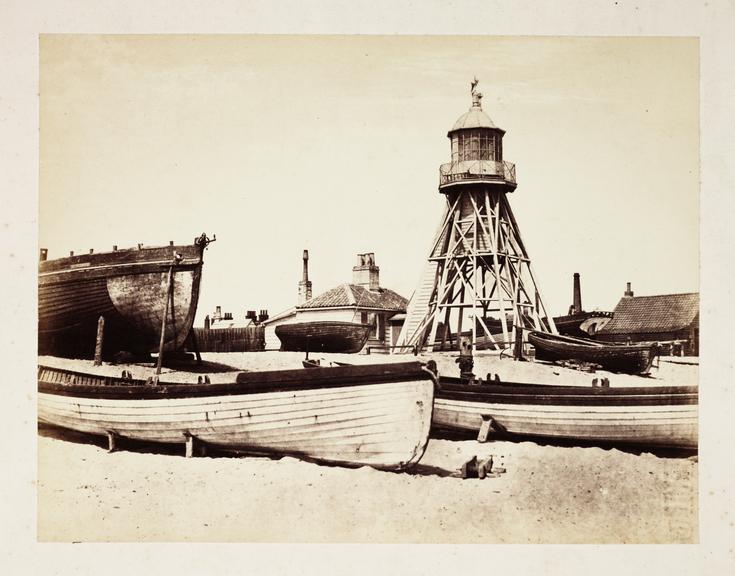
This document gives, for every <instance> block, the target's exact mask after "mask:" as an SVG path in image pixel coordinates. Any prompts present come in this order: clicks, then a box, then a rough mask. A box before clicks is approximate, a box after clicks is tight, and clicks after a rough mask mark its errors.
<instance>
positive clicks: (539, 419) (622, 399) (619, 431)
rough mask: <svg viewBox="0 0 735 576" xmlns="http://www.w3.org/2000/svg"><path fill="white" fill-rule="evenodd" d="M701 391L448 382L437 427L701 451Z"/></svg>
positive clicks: (439, 396) (439, 395)
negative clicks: (488, 428) (484, 426)
mask: <svg viewBox="0 0 735 576" xmlns="http://www.w3.org/2000/svg"><path fill="white" fill-rule="evenodd" d="M698 403H699V402H698V389H697V387H696V386H636V387H620V388H611V387H606V388H605V387H592V386H589V387H584V386H559V385H544V384H521V383H512V382H508V383H502V384H500V383H491V382H484V383H480V384H477V383H475V384H468V383H463V382H462V381H461V380H460V379H459V378H447V377H441V378H440V379H439V388H438V389H437V392H436V399H435V401H434V419H433V423H434V425H435V426H437V427H439V428H445V429H450V430H452V429H453V430H468V431H476V432H479V431H480V428H481V426H482V424H483V421H487V422H488V424H490V425H491V427H492V430H493V431H494V432H495V433H498V434H501V435H509V436H522V437H523V436H528V437H544V438H555V439H565V440H580V441H585V442H599V443H612V444H631V445H637V446H647V447H656V446H659V447H676V448H696V447H697V442H698V440H697V438H698V433H697V430H698Z"/></svg>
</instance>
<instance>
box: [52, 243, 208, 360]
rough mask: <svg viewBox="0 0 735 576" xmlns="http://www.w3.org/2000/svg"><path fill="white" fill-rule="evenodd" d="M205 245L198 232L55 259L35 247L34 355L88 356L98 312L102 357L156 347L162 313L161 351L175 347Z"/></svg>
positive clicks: (189, 320) (189, 311) (188, 323)
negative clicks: (184, 238) (156, 243)
mask: <svg viewBox="0 0 735 576" xmlns="http://www.w3.org/2000/svg"><path fill="white" fill-rule="evenodd" d="M209 243H210V240H209V238H207V236H206V235H205V234H202V235H201V236H200V237H199V238H197V239H196V240H195V241H194V242H193V244H190V245H180V246H174V245H173V244H172V245H170V246H163V247H152V248H148V247H143V246H141V247H139V248H131V249H124V250H117V249H116V250H114V251H112V252H100V253H91V254H81V255H72V256H68V257H65V258H58V259H55V260H46V259H45V257H46V252H45V251H42V261H41V262H40V263H39V266H38V346H39V353H40V354H51V355H56V356H71V357H80V358H85V357H86V358H91V357H92V356H93V355H94V351H95V337H96V332H97V322H98V320H99V317H100V316H103V317H104V319H105V324H104V347H103V354H104V355H105V357H111V356H112V355H113V354H115V353H116V352H119V351H127V352H133V353H136V354H148V353H150V352H157V351H158V346H159V342H160V335H161V326H162V320H163V316H164V312H166V313H167V315H168V318H167V324H166V329H165V336H164V350H166V351H168V350H176V349H179V348H181V347H182V346H183V344H184V341H185V340H186V338H187V337H188V336H189V332H190V331H191V327H192V324H193V322H194V316H195V314H196V309H197V303H198V301H199V285H200V282H201V275H202V262H203V253H204V249H205V248H206V247H207V245H208V244H209ZM169 276H170V277H171V280H170V286H169V280H168V278H169ZM169 288H170V305H169V306H168V307H167V306H166V301H167V292H168V290H169Z"/></svg>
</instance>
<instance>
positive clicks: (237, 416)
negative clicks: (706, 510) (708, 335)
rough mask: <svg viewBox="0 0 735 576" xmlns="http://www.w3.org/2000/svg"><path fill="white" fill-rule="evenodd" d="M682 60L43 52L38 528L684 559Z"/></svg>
mask: <svg viewBox="0 0 735 576" xmlns="http://www.w3.org/2000/svg"><path fill="white" fill-rule="evenodd" d="M698 56H699V50H698V41H697V40H696V39H694V38H599V37H598V38H594V37H592V38H561V37H558V38H532V37H519V38H503V37H491V36H487V37H476V36H469V37H444V38H443V37H438V36H404V37H388V36H374V37H359V36H333V35H332V36H326V35H324V36H308V37H307V36H299V35H286V36H253V35H225V36H208V35H144V36H135V35H134V36H127V35H64V34H49V35H42V36H41V38H40V100H39V101H40V111H39V114H40V147H39V150H40V157H39V162H40V174H39V176H40V182H39V239H40V243H39V247H40V253H39V264H38V347H39V360H38V364H39V365H38V422H39V439H38V442H39V452H38V482H39V485H38V489H39V492H38V538H39V540H40V541H53V542H69V541H81V542H119V541H123V542H128V541H132V542H148V541H190V542H209V541H217V542H221V541H224V542H360V543H373V542H374V543H383V542H388V543H395V542H408V543H549V544H563V543H696V542H697V530H698V517H697V480H698V473H697V469H698V456H697V448H698V434H697V431H698V368H699V360H698V357H699V293H698V265H699V261H698V248H699V245H698V235H699V227H698V201H699V180H698V175H699V153H698V129H699V123H698V109H699V98H698V82H699V77H698ZM674 87H675V89H672V88H674ZM623 503H624V504H623ZM72 516H73V517H75V518H76V519H77V520H76V521H74V522H70V521H69V518H70V517H72ZM243 518H250V519H255V518H257V519H258V522H242V519H243Z"/></svg>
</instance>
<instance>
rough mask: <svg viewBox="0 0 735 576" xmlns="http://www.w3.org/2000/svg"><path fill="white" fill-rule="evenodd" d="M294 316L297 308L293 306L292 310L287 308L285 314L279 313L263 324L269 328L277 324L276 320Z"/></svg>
mask: <svg viewBox="0 0 735 576" xmlns="http://www.w3.org/2000/svg"><path fill="white" fill-rule="evenodd" d="M294 314H296V308H294V307H293V306H291V308H287V309H286V310H284V311H283V312H279V313H278V314H276V315H275V316H271V317H270V318H268V320H266V321H265V322H263V323H262V325H263V326H267V325H268V324H270V323H272V322H275V321H276V320H283V319H284V318H288V317H289V316H293V315H294Z"/></svg>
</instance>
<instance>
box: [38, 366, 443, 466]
mask: <svg viewBox="0 0 735 576" xmlns="http://www.w3.org/2000/svg"><path fill="white" fill-rule="evenodd" d="M435 384H436V380H435V378H434V375H433V374H432V373H431V372H429V371H427V370H426V369H424V368H423V367H422V365H421V364H420V363H418V362H407V363H401V364H382V365H380V364H379V365H372V366H344V367H336V368H320V369H315V370H303V369H299V370H281V371H271V372H253V373H243V374H240V375H238V376H237V379H236V381H235V382H232V383H227V384H163V383H159V384H158V385H153V384H146V383H145V382H144V381H142V380H131V379H127V380H126V379H122V378H110V377H106V376H97V375H92V374H83V373H77V372H71V371H67V370H61V369H55V368H49V367H44V366H40V367H39V369H38V420H39V422H41V423H45V424H50V425H54V426H58V427H62V428H66V429H70V430H75V431H77V432H82V433H87V434H94V435H101V436H104V435H107V434H114V435H116V436H117V437H120V438H128V439H133V440H139V441H147V442H158V443H167V444H182V443H183V442H184V441H185V437H186V436H190V437H193V438H195V439H196V440H197V441H198V442H201V443H203V444H204V445H205V446H206V445H210V446H213V447H217V448H220V449H225V450H228V449H229V450H235V451H238V452H244V453H253V454H276V455H292V456H296V457H300V458H305V459H309V460H317V461H322V462H329V463H336V464H344V465H351V466H362V465H368V466H373V467H375V468H381V469H390V470H402V469H405V468H408V467H410V466H412V465H413V464H415V463H416V462H418V461H419V459H420V458H421V456H422V455H423V453H424V450H425V449H426V443H427V441H428V435H429V430H430V428H431V416H432V407H433V401H434V388H435Z"/></svg>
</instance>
